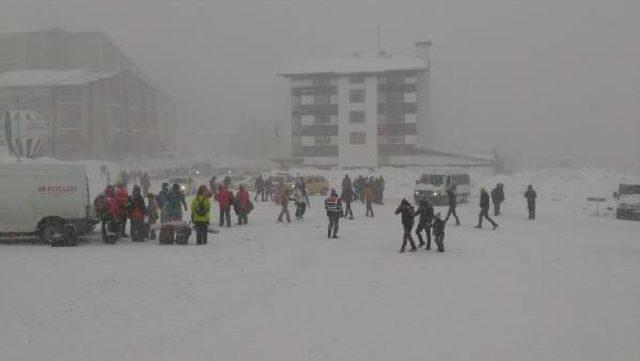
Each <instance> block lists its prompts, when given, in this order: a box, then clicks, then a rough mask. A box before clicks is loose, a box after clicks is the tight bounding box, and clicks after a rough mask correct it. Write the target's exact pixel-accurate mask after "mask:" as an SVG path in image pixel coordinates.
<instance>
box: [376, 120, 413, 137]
mask: <svg viewBox="0 0 640 361" xmlns="http://www.w3.org/2000/svg"><path fill="white" fill-rule="evenodd" d="M378 134H379V135H415V134H418V127H417V125H416V124H415V123H378Z"/></svg>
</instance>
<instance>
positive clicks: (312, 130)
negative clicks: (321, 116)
mask: <svg viewBox="0 0 640 361" xmlns="http://www.w3.org/2000/svg"><path fill="white" fill-rule="evenodd" d="M294 133H295V134H297V135H311V136H315V135H338V125H337V124H314V125H302V126H300V127H296V128H294Z"/></svg>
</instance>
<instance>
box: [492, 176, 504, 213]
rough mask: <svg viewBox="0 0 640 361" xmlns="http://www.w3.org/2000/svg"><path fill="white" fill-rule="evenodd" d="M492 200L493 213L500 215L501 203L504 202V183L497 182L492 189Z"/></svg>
mask: <svg viewBox="0 0 640 361" xmlns="http://www.w3.org/2000/svg"><path fill="white" fill-rule="evenodd" d="M491 201H493V215H494V216H496V217H497V216H499V215H500V204H502V202H504V185H503V184H502V183H498V184H496V187H495V188H493V189H492V190H491Z"/></svg>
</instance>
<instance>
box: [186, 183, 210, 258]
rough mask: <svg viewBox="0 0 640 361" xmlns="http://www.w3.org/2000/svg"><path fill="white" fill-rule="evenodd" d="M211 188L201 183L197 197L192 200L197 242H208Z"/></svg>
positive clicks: (192, 218) (200, 243)
mask: <svg viewBox="0 0 640 361" xmlns="http://www.w3.org/2000/svg"><path fill="white" fill-rule="evenodd" d="M209 196H210V193H209V189H207V186H205V185H201V186H200V187H199V188H198V191H197V192H196V197H195V198H194V199H193V200H192V201H191V222H193V224H194V226H195V229H196V244H199V245H202V244H207V235H208V233H209V232H208V230H209V216H210V213H211V202H210V201H209Z"/></svg>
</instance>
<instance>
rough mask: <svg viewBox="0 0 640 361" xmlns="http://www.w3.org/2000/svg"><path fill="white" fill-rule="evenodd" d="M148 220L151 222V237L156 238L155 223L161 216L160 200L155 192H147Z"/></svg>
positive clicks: (151, 238)
mask: <svg viewBox="0 0 640 361" xmlns="http://www.w3.org/2000/svg"><path fill="white" fill-rule="evenodd" d="M147 214H148V216H147V217H148V218H147V222H149V239H150V240H155V239H156V230H155V229H154V228H153V225H154V224H156V222H157V221H158V218H159V211H158V202H157V201H156V196H155V195H154V194H153V193H147Z"/></svg>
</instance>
